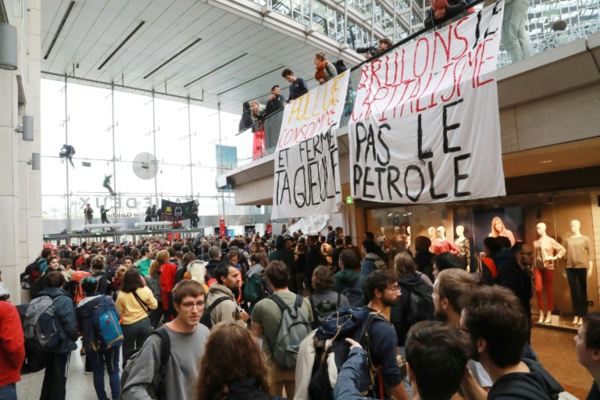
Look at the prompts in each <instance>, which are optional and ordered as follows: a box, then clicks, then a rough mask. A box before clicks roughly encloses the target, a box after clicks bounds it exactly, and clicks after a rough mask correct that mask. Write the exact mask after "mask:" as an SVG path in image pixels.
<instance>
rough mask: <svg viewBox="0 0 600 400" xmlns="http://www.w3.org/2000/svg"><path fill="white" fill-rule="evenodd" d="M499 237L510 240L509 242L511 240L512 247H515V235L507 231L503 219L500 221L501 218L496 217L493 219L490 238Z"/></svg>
mask: <svg viewBox="0 0 600 400" xmlns="http://www.w3.org/2000/svg"><path fill="white" fill-rule="evenodd" d="M499 236H502V237H506V238H508V240H510V245H511V246H514V245H515V235H513V233H512V232H511V231H510V230H508V229H506V227H505V226H504V222H502V219H500V217H494V218H493V219H492V229H491V232H490V234H489V237H499Z"/></svg>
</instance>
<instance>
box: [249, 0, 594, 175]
mask: <svg viewBox="0 0 600 400" xmlns="http://www.w3.org/2000/svg"><path fill="white" fill-rule="evenodd" d="M488 2H489V0H486V1H485V4H486V5H487V3H488ZM483 4H484V0H477V1H474V2H472V3H470V4H468V5H467V7H465V10H466V9H467V8H470V7H475V9H476V10H480V9H481V8H482V7H483ZM463 16H464V14H459V17H463ZM456 18H458V17H453V18H449V19H448V20H451V19H456ZM527 18H528V23H527V26H526V28H527V29H528V33H529V36H530V39H531V44H532V47H533V50H534V54H541V53H544V52H546V51H549V50H552V49H554V48H557V47H560V46H563V45H565V44H568V43H571V42H573V41H575V40H577V39H581V38H585V37H588V36H590V35H591V34H593V33H596V32H598V31H600V0H560V1H545V0H538V1H533V2H532V4H531V6H530V8H529V11H528V14H527ZM445 21H446V20H442V21H440V24H443V23H444V22H445ZM433 29H435V28H424V29H421V30H420V31H418V32H415V33H414V34H412V35H410V36H408V37H407V38H405V39H404V40H402V41H400V42H398V43H396V44H395V45H394V46H392V47H391V48H390V49H388V50H386V51H385V52H382V53H380V54H379V55H378V57H380V56H382V55H384V54H385V53H388V52H390V51H393V50H395V49H397V48H398V47H401V46H404V45H407V44H409V43H412V42H414V41H416V40H418V39H419V38H420V37H421V36H422V35H424V34H427V33H429V32H430V31H431V30H433ZM373 59H374V58H371V59H368V60H365V61H363V62H362V63H360V64H358V65H356V66H354V67H352V68H351V70H350V74H351V75H350V85H349V89H348V96H347V98H346V104H345V107H344V115H343V116H342V121H341V123H340V127H344V126H346V125H347V124H348V121H349V119H350V114H351V113H352V108H353V107H354V98H355V97H356V91H355V88H356V85H357V84H358V81H359V72H360V67H361V66H362V65H363V64H365V63H369V62H371V61H373ZM513 63H514V60H513V59H512V58H511V56H510V55H509V53H508V52H507V51H506V49H505V48H504V46H503V45H502V44H501V45H500V54H499V55H498V68H502V67H506V66H508V65H511V64H513ZM305 81H307V82H308V83H312V82H313V81H314V79H310V80H309V79H305ZM313 85H314V84H313ZM282 117H283V109H281V110H279V111H277V112H275V113H273V114H271V115H269V116H267V117H266V118H265V119H264V120H263V121H260V122H257V123H255V124H254V125H253V126H252V127H251V128H249V129H247V130H245V131H241V132H239V133H238V135H253V134H254V132H255V131H264V140H263V141H262V142H261V141H257V140H254V146H256V147H257V148H256V151H253V157H252V158H249V159H246V160H238V166H241V165H244V164H247V163H250V162H253V161H256V160H258V159H260V158H262V157H265V156H267V155H269V154H272V153H273V152H274V150H275V146H276V143H277V139H278V137H279V131H280V129H281V122H282Z"/></svg>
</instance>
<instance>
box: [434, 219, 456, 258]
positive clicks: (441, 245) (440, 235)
mask: <svg viewBox="0 0 600 400" xmlns="http://www.w3.org/2000/svg"><path fill="white" fill-rule="evenodd" d="M447 251H449V252H451V253H452V254H457V253H458V249H457V248H456V246H455V245H454V243H452V242H451V241H449V240H448V239H446V228H444V227H443V226H438V228H437V230H436V239H435V241H434V243H433V253H434V254H442V253H445V252H447Z"/></svg>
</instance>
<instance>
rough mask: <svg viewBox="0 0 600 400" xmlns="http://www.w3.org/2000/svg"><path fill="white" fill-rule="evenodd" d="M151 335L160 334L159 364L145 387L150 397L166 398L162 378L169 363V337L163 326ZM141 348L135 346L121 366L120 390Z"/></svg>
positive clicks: (163, 399) (123, 386) (163, 378)
mask: <svg viewBox="0 0 600 400" xmlns="http://www.w3.org/2000/svg"><path fill="white" fill-rule="evenodd" d="M151 335H158V336H160V366H159V368H158V372H157V373H156V375H154V377H153V378H152V385H151V386H150V387H147V389H148V395H150V398H152V399H157V400H166V398H167V394H166V389H165V385H164V380H165V375H166V374H167V365H168V363H169V359H170V358H171V338H170V337H169V333H168V332H167V331H166V330H165V328H159V329H156V330H155V331H153V332H152V333H151ZM142 348H143V347H140V348H137V349H135V350H134V351H133V352H132V353H130V355H131V357H130V358H129V360H128V361H127V364H125V368H123V372H122V373H121V392H122V391H123V389H124V388H125V385H126V384H127V380H128V379H129V375H130V374H131V369H132V368H133V366H134V364H135V362H136V360H137V357H138V355H139V353H140V350H141V349H142Z"/></svg>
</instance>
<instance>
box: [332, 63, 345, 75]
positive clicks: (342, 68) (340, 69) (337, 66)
mask: <svg viewBox="0 0 600 400" xmlns="http://www.w3.org/2000/svg"><path fill="white" fill-rule="evenodd" d="M333 66H334V67H335V70H336V71H337V73H338V75H339V74H341V73H343V72H344V71H346V70H347V69H348V67H346V64H344V60H337V61H336V62H334V63H333Z"/></svg>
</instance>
